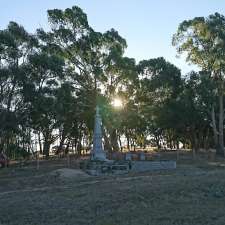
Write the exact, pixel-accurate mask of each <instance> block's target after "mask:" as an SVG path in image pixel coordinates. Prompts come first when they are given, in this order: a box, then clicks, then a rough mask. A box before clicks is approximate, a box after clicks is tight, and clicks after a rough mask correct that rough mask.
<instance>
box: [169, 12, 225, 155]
mask: <svg viewBox="0 0 225 225" xmlns="http://www.w3.org/2000/svg"><path fill="white" fill-rule="evenodd" d="M224 40H225V17H224V16H223V15H221V14H219V13H215V14H212V15H209V16H208V17H206V18H204V17H195V18H194V19H192V20H185V21H183V22H182V23H181V24H180V25H179V27H178V30H177V32H176V33H175V34H174V36H173V41H172V44H173V45H174V46H176V47H177V51H178V53H179V54H182V53H186V60H187V61H188V62H191V63H193V64H196V65H198V66H199V67H200V68H201V69H202V70H204V71H206V72H208V73H210V74H211V77H212V79H213V81H214V82H215V83H216V91H217V96H218V102H219V119H218V127H217V123H216V118H215V102H214V103H212V105H211V111H212V125H213V132H214V136H215V145H216V150H217V154H218V155H222V156H224V134H223V130H224V125H223V120H224V106H223V97H224V72H225V70H224V69H225V41H224Z"/></svg>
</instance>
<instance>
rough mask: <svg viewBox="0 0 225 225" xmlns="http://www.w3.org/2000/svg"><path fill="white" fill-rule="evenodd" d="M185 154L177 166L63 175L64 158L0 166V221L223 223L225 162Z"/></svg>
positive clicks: (16, 224) (36, 224)
mask: <svg viewBox="0 0 225 225" xmlns="http://www.w3.org/2000/svg"><path fill="white" fill-rule="evenodd" d="M187 156H188V155H187V154H186V157H184V160H183V161H182V160H181V161H180V163H179V164H178V168H177V170H176V171H163V172H154V173H142V174H128V175H123V176H108V177H89V176H86V175H84V176H83V175H82V174H80V173H79V174H78V175H77V176H71V178H68V177H64V176H61V175H60V173H58V172H57V171H58V170H57V169H59V168H64V167H65V166H66V160H65V161H63V160H60V161H48V162H41V163H40V169H39V170H38V171H37V170H36V168H35V164H34V163H33V164H32V163H31V164H29V165H27V166H25V167H22V168H16V167H12V168H10V169H2V170H0V224H1V225H6V224H7V225H28V224H29V225H42V224H46V225H47V224H48V225H53V224H54V225H64V224H68V225H69V224H73V225H89V224H90V225H140V224H142V225H150V224H151V225H170V224H177V225H181V224H182V225H183V224H187V225H191V224H194V225H198V224H202V225H203V224H204V225H207V224H210V225H211V224H214V225H224V223H225V214H224V211H225V188H224V187H225V167H224V165H225V162H223V160H221V161H216V162H208V161H206V160H204V159H203V158H201V159H197V160H196V161H195V162H193V161H191V160H190V159H188V157H187ZM73 165H74V167H75V164H72V166H73Z"/></svg>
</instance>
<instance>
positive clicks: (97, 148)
mask: <svg viewBox="0 0 225 225" xmlns="http://www.w3.org/2000/svg"><path fill="white" fill-rule="evenodd" d="M91 160H98V161H107V159H106V154H105V151H104V150H103V144H102V119H101V115H100V114H99V107H98V106H96V114H95V127H94V138H93V149H92V152H91Z"/></svg>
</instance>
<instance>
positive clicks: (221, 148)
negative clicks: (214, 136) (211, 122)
mask: <svg viewBox="0 0 225 225" xmlns="http://www.w3.org/2000/svg"><path fill="white" fill-rule="evenodd" d="M217 154H219V155H222V156H224V140H223V92H222V91H220V93H219V142H218V148H217Z"/></svg>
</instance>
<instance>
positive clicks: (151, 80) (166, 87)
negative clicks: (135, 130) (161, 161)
mask: <svg viewBox="0 0 225 225" xmlns="http://www.w3.org/2000/svg"><path fill="white" fill-rule="evenodd" d="M137 69H138V75H139V79H140V81H139V83H140V87H139V90H138V93H137V97H138V99H139V105H140V113H141V115H143V117H144V118H145V120H143V121H145V122H146V127H147V129H148V132H149V135H152V136H153V137H154V139H155V142H156V144H157V146H158V147H160V140H161V141H162V139H163V136H164V134H165V131H166V130H168V129H174V128H175V127H174V125H175V124H174V123H173V122H171V121H173V120H174V119H175V118H173V117H175V115H174V113H171V112H172V111H173V107H174V102H175V101H176V99H177V98H178V96H179V93H180V91H181V87H182V80H181V73H180V70H179V69H178V68H177V67H176V66H174V65H173V64H171V63H169V62H167V61H166V60H165V59H164V58H156V59H150V60H143V61H141V62H139V64H138V65H137ZM170 122H171V123H170Z"/></svg>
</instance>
